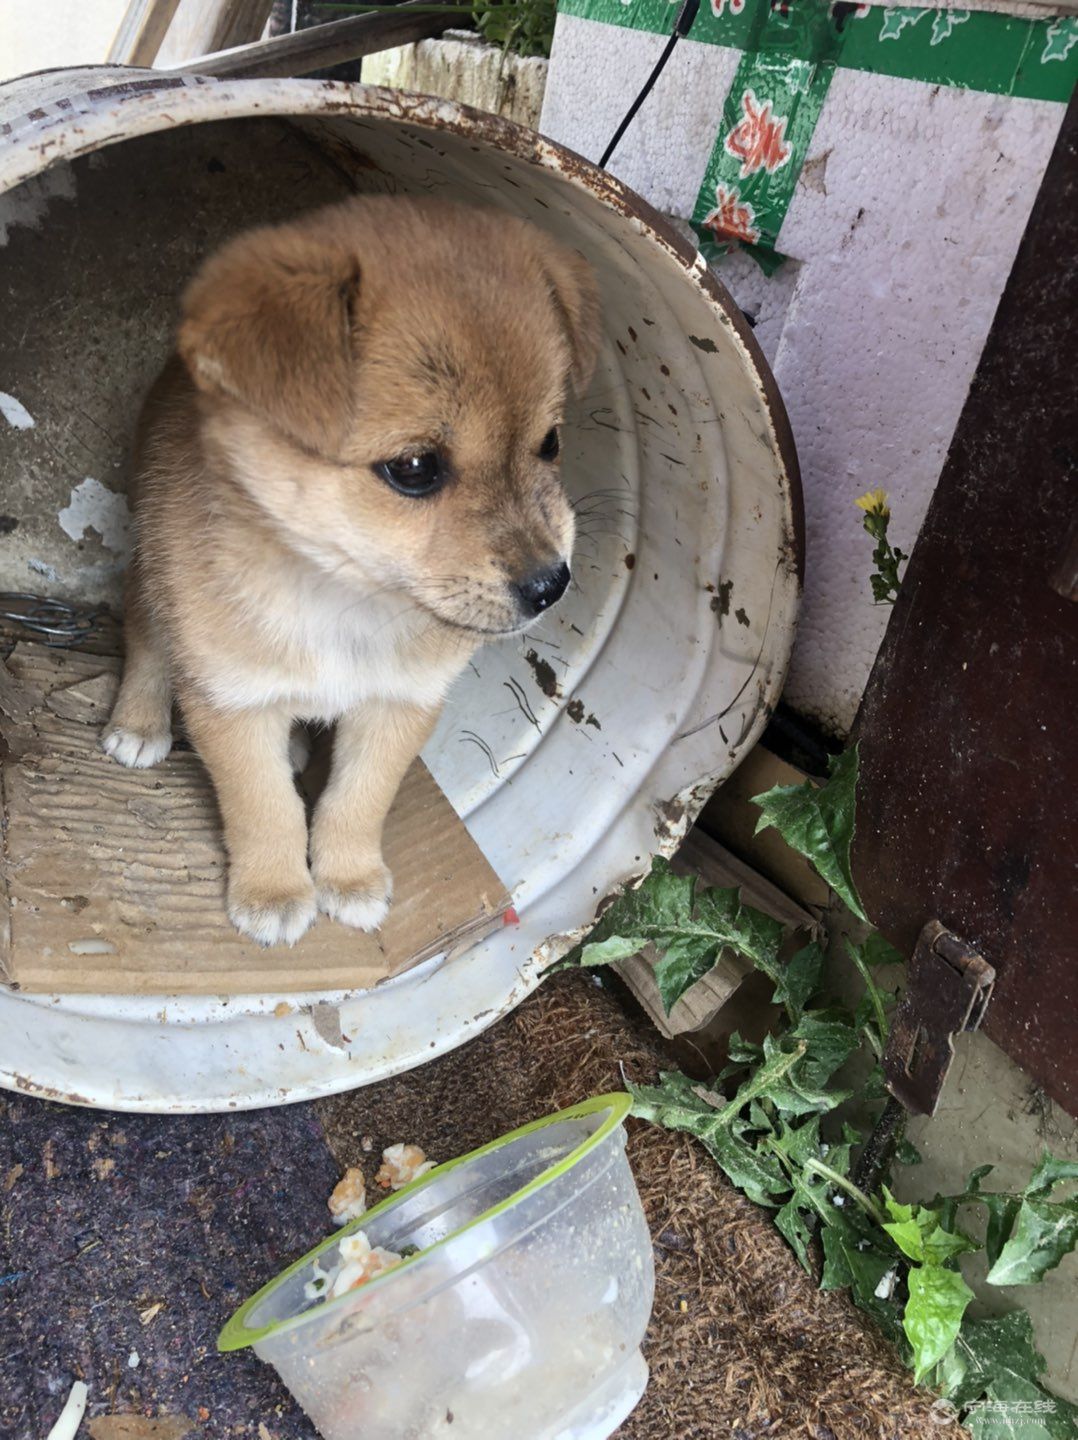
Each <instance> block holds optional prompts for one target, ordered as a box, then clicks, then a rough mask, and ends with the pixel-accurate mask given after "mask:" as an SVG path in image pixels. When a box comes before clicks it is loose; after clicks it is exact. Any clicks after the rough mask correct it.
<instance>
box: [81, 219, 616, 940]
mask: <svg viewBox="0 0 1078 1440" xmlns="http://www.w3.org/2000/svg"><path fill="white" fill-rule="evenodd" d="M597 329H598V305H597V297H596V290H595V285H594V281H593V279H592V276H591V273H590V270H589V268H588V266H587V265H586V263H585V262H584V261H583V260H582V259H581V257H579V256H578V255H575V254H574V253H572V252H570V251H567V250H564V249H563V248H561V247H560V246H558V245H557V244H556V243H554V242H553V241H551V240H550V239H549V238H548V237H546V236H545V235H544V234H543V233H542V232H541V231H539V230H537V229H536V228H535V227H533V226H531V225H529V224H527V223H526V222H524V221H519V220H514V219H510V218H507V217H505V216H502V215H499V214H497V213H495V212H487V211H479V210H467V209H464V208H460V207H454V206H452V205H448V204H445V203H442V202H438V201H433V200H422V201H421V200H404V199H399V198H390V197H372V198H366V199H357V200H353V201H349V202H346V203H345V204H343V205H339V206H334V207H331V208H329V209H326V210H322V211H319V212H316V213H314V214H312V215H309V216H306V217H304V218H303V219H301V220H298V221H296V222H294V223H291V224H288V225H283V226H280V227H277V228H275V229H261V230H255V231H251V232H249V233H248V234H245V235H242V236H240V237H239V238H237V239H236V240H234V241H232V242H231V243H230V244H228V245H226V246H225V247H224V249H223V250H221V251H220V252H219V253H218V254H216V255H215V256H213V257H211V259H210V260H209V261H208V262H207V263H206V264H205V265H204V266H203V268H202V270H201V271H200V272H199V274H198V275H197V276H196V277H195V279H194V281H193V282H192V283H191V285H190V287H189V288H188V291H187V293H186V295H185V297H184V301H183V311H182V318H181V322H180V326H179V330H178V336H177V354H176V355H174V356H173V357H172V359H171V360H170V361H169V363H168V364H167V365H166V367H165V369H164V371H163V372H162V374H161V376H160V378H159V379H158V381H157V383H156V385H155V386H154V388H153V390H152V391H151V393H150V396H149V397H148V399H147V402H146V406H145V408H144V412H143V416H142V421H141V424H140V435H139V439H138V443H137V446H136V471H137V481H136V498H135V506H136V509H135V515H136V535H137V545H136V558H135V562H134V564H133V566H132V570H131V574H130V577H129V588H128V601H127V619H126V636H127V662H126V668H125V672H124V680H123V685H122V687H121V691H120V695H119V697H118V699H117V703H116V707H115V709H114V712H113V715H112V718H111V721H110V724H109V728H108V730H107V731H106V734H105V737H104V741H103V743H104V745H105V748H106V749H107V750H108V751H109V752H110V753H111V754H113V755H115V756H116V758H117V759H119V760H120V761H121V762H122V763H125V764H131V765H148V764H153V763H155V762H156V761H157V760H159V759H161V758H162V757H163V755H164V754H167V752H168V748H169V745H170V744H171V710H172V701H173V697H174V696H175V698H176V699H177V700H178V702H179V705H180V709H181V711H182V713H183V716H184V719H185V721H186V725H187V730H188V733H189V735H190V737H191V739H192V740H193V742H194V744H195V745H196V747H197V749H198V751H199V753H200V755H201V756H202V759H203V760H204V762H205V764H206V766H207V768H208V769H209V771H210V774H211V776H212V778H213V782H214V785H215V788H216V791H217V796H218V800H219V803H220V809H221V815H222V820H223V824H224V832H225V841H226V845H227V847H228V851H229V856H230V874H229V913H230V915H231V916H232V919H233V921H234V923H235V924H236V925H237V926H238V927H239V929H240V930H242V931H243V932H244V933H246V934H249V935H251V936H253V937H254V938H256V939H258V940H259V941H261V942H262V943H265V944H269V943H275V942H279V941H284V942H287V943H292V942H294V941H295V940H296V939H297V938H298V937H299V936H300V935H301V934H302V933H303V931H304V930H305V929H306V928H307V926H308V925H309V924H310V923H311V921H312V920H313V918H314V916H315V914H316V909H317V908H321V909H322V910H323V911H325V912H326V913H328V914H330V915H333V916H335V917H336V918H338V919H341V920H343V921H345V922H346V923H349V924H354V925H359V926H360V927H361V928H364V929H370V928H375V927H376V926H377V925H378V924H380V923H381V920H382V919H383V918H384V915H385V911H386V908H387V906H388V903H389V898H390V892H391V880H390V877H389V875H388V872H387V871H386V868H385V865H384V863H383V861H382V854H381V833H382V824H383V821H384V819H385V815H386V813H387V811H388V809H389V806H390V804H391V803H392V800H393V797H394V795H395V794H396V790H397V787H398V785H399V783H400V780H401V778H402V776H403V774H404V772H405V770H406V769H407V767H408V765H409V764H410V762H411V761H412V759H413V758H414V757H415V755H416V754H417V753H418V751H419V749H420V748H421V747H422V745H423V743H424V742H425V740H426V738H427V736H428V735H429V733H430V731H431V729H432V727H433V725H434V723H435V721H436V719H437V715H438V711H439V709H440V707H441V704H442V701H443V699H444V697H445V693H446V691H447V690H448V688H449V686H450V685H451V684H452V681H453V680H454V678H455V677H456V676H457V674H459V672H460V670H461V669H462V668H463V667H464V665H465V664H466V663H467V661H468V659H469V657H470V656H471V655H472V653H473V652H474V650H475V648H476V647H477V646H478V645H479V644H480V643H481V641H482V639H483V638H484V636H486V635H489V634H495V635H496V634H506V633H510V632H512V631H515V630H519V629H523V628H526V625H527V624H528V623H529V620H530V616H529V615H527V614H525V613H524V611H523V606H524V599H523V597H522V595H521V592H520V591H519V590H515V589H514V588H513V587H514V585H516V584H520V583H522V582H524V581H525V580H526V579H527V577H529V576H533V575H534V574H535V573H536V572H538V571H543V570H544V569H547V568H549V567H553V566H556V565H557V564H558V563H559V562H562V561H568V558H569V556H570V553H571V550H572V544H573V534H574V526H573V515H572V510H571V508H570V506H569V504H568V502H567V500H566V498H565V495H564V492H563V490H562V487H561V482H560V477H559V474H558V467H557V464H556V462H554V461H552V460H551V459H544V458H542V457H541V455H540V453H539V451H540V447H541V446H542V444H543V437H544V436H545V435H546V434H547V432H548V431H549V430H550V429H551V428H552V427H554V426H556V425H557V424H558V423H559V422H560V421H561V418H562V411H563V406H564V403H565V399H566V393H567V390H568V389H569V388H570V387H575V388H576V389H577V390H579V389H581V388H582V387H583V386H584V385H585V384H586V383H587V380H588V378H589V375H590V372H591V368H592V365H593V363H594V358H595V351H596V346H597ZM428 451H438V452H439V453H440V454H442V455H443V456H444V457H445V461H446V465H447V474H448V475H449V478H448V480H447V483H446V484H445V487H444V488H443V489H441V490H440V491H439V492H438V493H436V494H433V495H430V496H426V497H423V498H417V497H413V496H404V495H401V494H399V493H397V492H396V491H395V490H394V489H393V488H392V487H391V486H390V484H388V483H387V482H386V480H385V479H384V478H382V477H381V476H380V475H379V474H378V473H377V472H376V470H375V469H374V468H373V467H375V466H376V465H378V464H379V463H380V462H384V461H387V460H390V459H393V458H395V457H398V456H402V455H414V454H418V453H421V452H428ZM297 720H316V721H324V722H337V734H336V737H335V744H334V758H333V771H332V774H331V777H330V781H329V784H328V786H327V788H326V791H325V793H324V794H323V796H322V798H321V800H320V802H319V805H318V807H317V810H316V813H315V816H314V819H313V822H312V828H311V834H310V837H308V833H307V825H306V821H305V817H304V812H303V806H302V803H301V801H300V799H299V796H298V795H297V793H296V790H295V787H294V784H293V780H292V773H291V765H290V762H289V758H288V757H289V735H290V732H291V731H292V728H293V725H294V723H295V722H296V721H297ZM308 842H309V846H310V866H308Z"/></svg>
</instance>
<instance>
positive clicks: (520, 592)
mask: <svg viewBox="0 0 1078 1440" xmlns="http://www.w3.org/2000/svg"><path fill="white" fill-rule="evenodd" d="M570 578H571V577H570V574H569V567H568V565H567V564H566V563H565V561H564V560H561V561H559V562H558V564H557V565H550V566H548V567H547V568H546V569H543V570H536V571H535V572H534V574H531V575H526V576H525V577H524V578H523V579H522V580H515V581H513V583H512V585H511V587H510V588H511V589H512V591H513V593H514V594H515V595H516V597H517V603H518V605H519V606H520V611H521V614H522V615H525V616H527V617H528V618H529V619H531V618H532V617H533V616H535V615H541V614H542V612H543V611H544V610H549V609H550V607H551V605H556V604H557V602H558V601H559V600H560V599H561V597H562V596H563V595H564V594H565V592H566V590H568V588H569V580H570Z"/></svg>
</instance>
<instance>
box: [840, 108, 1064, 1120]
mask: <svg viewBox="0 0 1078 1440" xmlns="http://www.w3.org/2000/svg"><path fill="white" fill-rule="evenodd" d="M1076 287H1078V102H1072V104H1071V107H1070V109H1069V111H1068V114H1067V116H1066V118H1065V120H1064V122H1063V127H1062V129H1061V131H1060V135H1059V140H1058V142H1057V145H1056V149H1055V153H1054V155H1053V157H1052V160H1051V162H1050V164H1049V166H1048V169H1047V171H1046V173H1045V176H1044V181H1043V184H1042V186H1041V191H1040V194H1039V196H1038V199H1037V202H1036V204H1035V206H1034V209H1033V213H1032V215H1031V217H1030V221H1029V225H1028V227H1027V230H1026V234H1025V237H1024V238H1023V241H1022V244H1021V246H1020V248H1019V251H1018V256H1017V258H1016V260H1015V263H1014V268H1013V270H1012V272H1011V276H1010V279H1009V280H1008V282H1007V286H1006V289H1005V291H1004V294H1003V297H1002V299H1001V300H1000V304H999V309H998V311H997V313H996V318H995V321H994V323H993V326H992V330H991V332H990V334H989V337H988V340H987V342H986V344H985V348H984V353H983V355H982V356H981V360H980V364H979V366H978V368H977V373H976V375H975V376H974V380H973V383H972V385H971V387H970V392H969V398H968V399H967V401H966V405H965V408H964V410H963V412H962V416H961V419H960V420H959V424H958V428H957V430H956V431H955V436H954V440H953V442H952V444H951V449H950V453H949V454H948V457H947V462H946V464H945V466H944V469H943V473H942V475H941V476H940V481H939V486H938V488H937V490H936V493H935V495H934V497H933V500H932V504H931V506H930V508H929V512H928V515H927V517H926V519H925V523H924V526H923V528H922V530H921V534H920V537H919V538H918V541H917V545H916V547H915V549H914V551H913V555H912V557H911V559H910V562H909V566H908V569H907V571H906V574H905V577H904V579H903V582H902V589H901V592H900V594H899V596H898V600H897V602H896V604H895V607H894V612H893V614H892V616H891V621H890V624H889V626H888V629H887V634H886V636H885V639H884V644H883V646H882V648H881V650H880V654H879V657H878V659H877V661H876V665H875V668H874V669H873V672H872V676H871V679H870V681H869V685H868V689H867V691H866V693H865V699H864V703H863V706H862V711H861V716H860V720H859V727H858V729H859V737H860V742H861V785H860V794H859V807H858V820H857V838H856V841H855V846H854V861H855V874H856V877H857V883H858V886H859V889H860V891H861V895H862V896H863V898H864V901H865V905H866V908H867V910H868V913H869V914H870V915H871V916H872V918H873V920H874V921H875V922H876V923H877V924H878V925H879V927H880V929H881V930H882V931H883V933H884V934H885V935H886V936H887V938H888V939H889V940H891V941H892V942H893V943H894V944H896V945H897V946H898V947H899V948H900V949H901V950H903V951H904V952H905V953H906V954H907V955H908V954H910V953H912V948H913V945H914V943H915V941H916V938H917V936H918V934H919V933H920V931H921V928H922V926H923V925H924V924H925V923H926V922H927V921H929V920H933V919H938V920H940V921H942V923H943V924H944V925H946V926H947V928H948V929H950V930H952V931H954V932H955V933H956V934H957V935H959V936H961V938H962V939H963V940H966V941H968V942H969V943H970V944H971V945H973V946H975V947H976V949H977V950H979V952H980V953H981V954H982V955H983V956H984V958H985V959H986V960H987V961H988V963H989V964H990V965H993V966H994V967H995V969H996V972H997V975H998V981H997V985H996V991H995V996H994V998H993V1000H992V1003H991V1004H990V1006H989V1008H988V1013H987V1017H986V1020H985V1027H984V1028H985V1029H986V1031H987V1032H988V1034H989V1035H990V1036H991V1037H992V1039H993V1040H995V1041H996V1042H997V1043H998V1044H999V1045H1000V1046H1001V1047H1002V1048H1003V1049H1004V1050H1005V1051H1006V1052H1007V1053H1008V1054H1009V1055H1010V1056H1011V1058H1012V1059H1013V1060H1015V1061H1016V1062H1017V1063H1018V1064H1019V1065H1021V1066H1022V1067H1023V1068H1024V1069H1025V1070H1026V1071H1027V1072H1028V1073H1029V1074H1030V1075H1031V1076H1032V1077H1033V1079H1034V1080H1035V1081H1036V1082H1037V1084H1038V1085H1039V1086H1041V1087H1042V1088H1043V1089H1044V1090H1045V1091H1046V1092H1047V1094H1048V1095H1049V1096H1051V1097H1052V1098H1053V1099H1054V1100H1057V1101H1058V1102H1059V1103H1060V1104H1061V1105H1063V1106H1065V1107H1066V1108H1067V1109H1069V1110H1070V1111H1071V1112H1072V1113H1078V1065H1075V1062H1074V1057H1075V1055H1076V1054H1078V967H1076V966H1075V963H1074V945H1075V936H1076V935H1078V873H1076V862H1078V746H1076V745H1075V738H1074V737H1075V716H1076V715H1078V604H1076V603H1075V601H1074V600H1072V599H1068V598H1066V596H1065V595H1064V594H1061V593H1060V589H1059V576H1060V570H1061V567H1063V566H1066V564H1067V563H1068V562H1069V559H1070V557H1071V554H1072V547H1073V532H1070V533H1068V532H1069V531H1070V526H1071V523H1072V521H1073V518H1074V516H1075V514H1076V512H1078V496H1076V491H1075V483H1074V474H1075V470H1074V466H1075V460H1074V456H1075V450H1074V420H1073V416H1074V376H1075V373H1076V372H1078V327H1076V326H1075V324H1074V315H1073V305H1072V304H1071V305H1068V303H1067V302H1066V297H1067V296H1068V295H1073V294H1074V292H1075V289H1076ZM1053 582H1055V583H1053Z"/></svg>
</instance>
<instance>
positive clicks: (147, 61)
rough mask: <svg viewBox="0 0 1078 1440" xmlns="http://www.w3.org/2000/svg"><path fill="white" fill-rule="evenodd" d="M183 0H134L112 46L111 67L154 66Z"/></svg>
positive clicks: (109, 55) (126, 12)
mask: <svg viewBox="0 0 1078 1440" xmlns="http://www.w3.org/2000/svg"><path fill="white" fill-rule="evenodd" d="M179 3H180V0H130V3H129V5H128V7H127V9H126V10H125V11H124V17H123V19H122V20H121V21H120V28H119V29H118V30H117V32H116V37H115V39H114V40H113V42H112V44H111V46H110V47H109V53H108V63H109V64H110V65H147V66H149V65H152V64H153V63H154V61H155V60H156V59H157V52H158V51H159V50H160V49H161V45H162V42H163V41H164V38H165V35H166V34H167V32H168V27H169V26H170V25H171V24H172V19H173V16H174V15H175V14H176V9H177V7H178V5H179Z"/></svg>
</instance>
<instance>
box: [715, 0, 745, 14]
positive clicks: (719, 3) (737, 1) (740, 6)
mask: <svg viewBox="0 0 1078 1440" xmlns="http://www.w3.org/2000/svg"><path fill="white" fill-rule="evenodd" d="M727 5H729V7H730V14H731V15H740V14H741V12H742V10H744V8H745V0H711V13H712V14H713V15H721V14H722V12H723V11H724V10H725V9H726V7H727Z"/></svg>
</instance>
